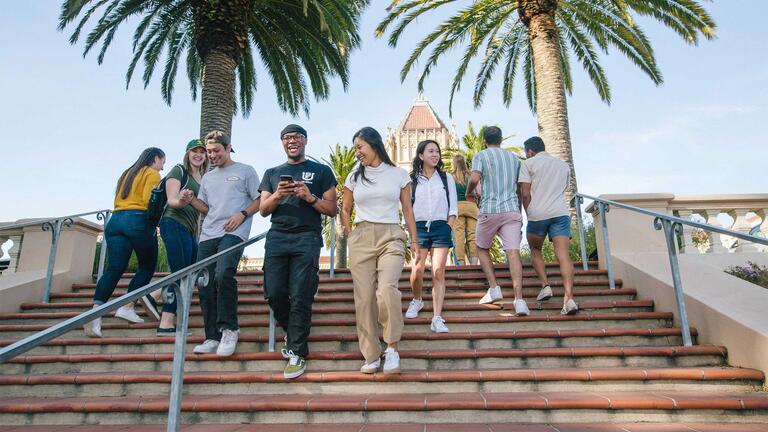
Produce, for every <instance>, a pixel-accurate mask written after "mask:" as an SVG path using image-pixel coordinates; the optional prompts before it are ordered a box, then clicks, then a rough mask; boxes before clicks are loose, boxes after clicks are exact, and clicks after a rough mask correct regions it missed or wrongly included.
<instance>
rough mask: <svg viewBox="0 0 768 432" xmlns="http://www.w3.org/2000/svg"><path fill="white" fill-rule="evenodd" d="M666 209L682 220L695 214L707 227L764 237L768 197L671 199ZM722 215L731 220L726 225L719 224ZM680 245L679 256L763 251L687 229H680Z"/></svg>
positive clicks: (747, 243)
mask: <svg viewBox="0 0 768 432" xmlns="http://www.w3.org/2000/svg"><path fill="white" fill-rule="evenodd" d="M667 209H668V213H669V214H674V215H676V216H679V217H681V218H684V219H690V218H691V217H692V216H693V215H698V216H699V217H701V218H702V219H703V220H704V221H705V222H706V223H707V224H710V225H714V226H719V227H722V228H726V229H729V230H732V231H736V232H740V233H743V234H750V233H752V235H757V236H760V237H764V238H768V220H767V218H766V212H768V194H728V195H683V196H675V197H674V198H673V199H671V200H670V201H669V202H668V205H667ZM723 213H724V214H727V215H728V216H730V218H731V219H733V223H732V224H731V225H730V226H723V225H722V224H721V221H720V218H719V216H720V215H721V214H723ZM682 243H683V246H682V248H681V250H680V252H681V253H725V252H729V251H730V250H735V251H736V252H760V251H764V250H765V249H766V248H765V246H763V245H760V244H755V243H753V242H750V241H746V240H741V239H736V238H734V237H728V236H725V235H720V234H718V233H713V232H703V231H701V230H697V229H694V228H692V227H690V226H683V242H682Z"/></svg>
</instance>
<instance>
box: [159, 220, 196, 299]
mask: <svg viewBox="0 0 768 432" xmlns="http://www.w3.org/2000/svg"><path fill="white" fill-rule="evenodd" d="M160 236H161V237H162V238H163V243H164V244H165V252H166V254H167V255H168V266H169V267H170V268H171V273H174V272H177V271H179V270H181V269H183V268H184V267H187V266H189V265H191V264H192V263H194V262H195V261H197V240H196V239H195V236H194V235H193V234H192V233H191V232H189V230H188V229H187V228H185V227H184V225H182V224H180V223H178V222H177V221H176V220H175V219H171V218H169V217H164V218H162V219H160ZM174 285H175V284H174ZM174 285H169V286H168V287H166V289H165V303H164V304H163V312H168V313H172V314H175V313H176V307H177V306H176V292H175V291H174Z"/></svg>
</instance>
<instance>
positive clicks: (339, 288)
mask: <svg viewBox="0 0 768 432" xmlns="http://www.w3.org/2000/svg"><path fill="white" fill-rule="evenodd" d="M497 279H498V281H497V283H498V284H499V286H500V287H502V288H512V282H511V281H510V280H504V279H503V278H497ZM615 284H616V286H617V287H620V286H622V285H623V281H622V280H621V279H616V280H615ZM237 285H238V288H239V289H238V291H239V292H243V289H244V288H243V287H248V286H254V287H262V286H263V285H264V281H263V280H262V279H246V280H242V279H239V280H238V281H237ZM549 285H550V286H551V287H552V288H555V287H562V286H563V282H562V280H560V279H553V280H550V283H549ZM352 286H353V285H352V278H336V279H330V280H327V281H322V282H321V283H320V285H319V290H320V292H321V293H322V292H351V291H352ZM445 286H446V288H447V289H448V290H456V289H459V290H472V291H474V290H480V291H485V290H487V289H488V283H487V282H486V281H485V279H484V278H478V279H477V280H475V279H471V280H461V281H452V280H446V283H445ZM607 286H608V279H605V278H588V279H583V278H576V279H575V280H574V281H573V287H574V289H579V288H582V287H607ZM116 287H117V288H128V281H125V282H120V283H118V284H117V285H116ZM398 287H399V288H400V289H401V290H403V291H408V290H410V288H411V283H410V281H409V280H408V279H407V278H401V279H400V282H399V284H398ZM424 287H425V288H427V289H429V288H431V287H432V284H431V283H429V281H428V280H427V281H425V283H424ZM95 288H96V284H95V283H84V284H72V289H73V291H82V290H87V291H91V292H92V291H93V290H94V289H95ZM523 288H535V289H537V290H538V289H540V288H541V283H540V282H539V281H538V280H529V279H525V280H523ZM260 292H263V291H262V290H261V288H256V289H254V290H253V291H252V292H251V293H260Z"/></svg>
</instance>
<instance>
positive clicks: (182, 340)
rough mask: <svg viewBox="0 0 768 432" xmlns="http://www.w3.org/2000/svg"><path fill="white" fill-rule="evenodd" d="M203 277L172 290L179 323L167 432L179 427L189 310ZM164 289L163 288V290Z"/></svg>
mask: <svg viewBox="0 0 768 432" xmlns="http://www.w3.org/2000/svg"><path fill="white" fill-rule="evenodd" d="M200 273H202V274H203V276H201V277H200V278H199V280H197V284H198V286H203V285H205V283H206V280H205V279H206V278H207V276H208V275H207V271H206V270H205V269H204V270H201V271H200V272H193V273H192V274H189V275H187V276H184V277H183V278H182V279H181V281H180V283H174V285H173V290H174V295H175V296H176V304H177V305H179V307H181V311H180V312H181V313H180V314H179V322H178V323H177V326H178V327H177V328H176V341H175V342H174V346H173V373H172V375H171V399H170V401H169V403H168V432H178V431H179V428H180V427H181V400H182V397H183V392H182V390H183V386H184V361H185V358H186V354H187V330H188V327H189V309H190V308H191V305H192V292H193V286H194V283H195V281H196V279H197V276H198V274H200ZM165 289H166V288H165V287H164V288H163V290H165Z"/></svg>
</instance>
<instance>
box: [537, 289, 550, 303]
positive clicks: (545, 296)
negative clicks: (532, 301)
mask: <svg viewBox="0 0 768 432" xmlns="http://www.w3.org/2000/svg"><path fill="white" fill-rule="evenodd" d="M550 298H552V288H550V287H549V285H545V286H544V288H542V289H541V291H539V295H537V296H536V301H544V300H549V299H550Z"/></svg>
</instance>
